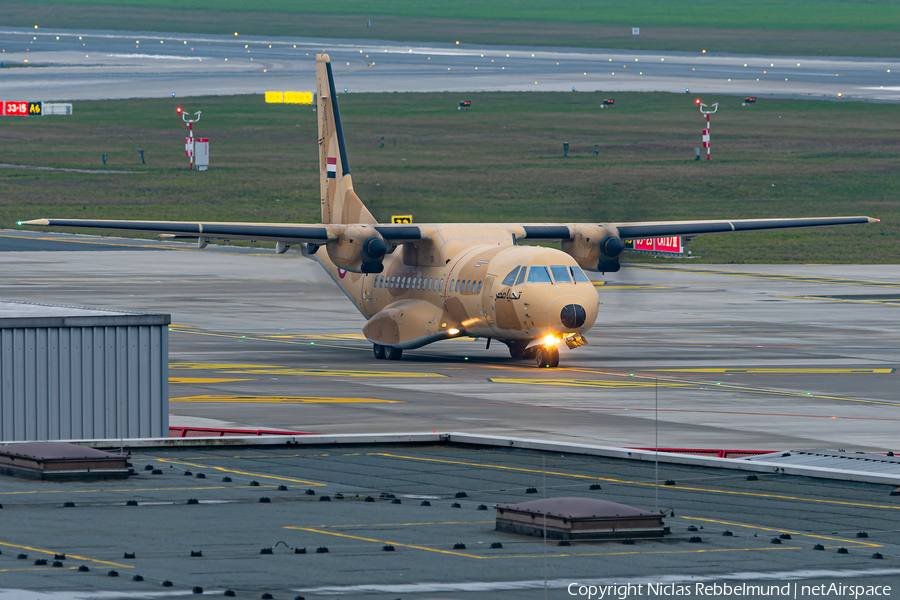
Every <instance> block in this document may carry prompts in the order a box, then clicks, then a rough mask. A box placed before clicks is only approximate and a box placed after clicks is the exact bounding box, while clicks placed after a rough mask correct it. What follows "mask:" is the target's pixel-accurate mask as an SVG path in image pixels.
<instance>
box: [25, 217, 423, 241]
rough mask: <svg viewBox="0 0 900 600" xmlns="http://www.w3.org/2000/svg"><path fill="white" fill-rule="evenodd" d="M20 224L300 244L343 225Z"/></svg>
mask: <svg viewBox="0 0 900 600" xmlns="http://www.w3.org/2000/svg"><path fill="white" fill-rule="evenodd" d="M19 225H42V226H46V227H90V228H96V229H120V230H128V231H144V232H148V233H162V234H172V235H177V236H179V237H187V236H190V237H198V238H207V239H221V240H260V241H262V240H265V241H272V242H288V243H292V244H297V243H300V242H306V243H308V244H326V243H328V242H329V241H331V240H335V239H337V237H338V236H339V234H340V231H341V228H342V227H343V226H342V225H321V224H292V223H222V222H200V221H111V220H92V219H34V220H33V221H20V222H19ZM375 229H377V230H378V232H379V233H381V235H382V236H383V237H384V239H385V240H386V241H388V242H391V243H395V244H397V243H403V242H415V241H419V240H421V239H422V231H421V229H419V227H418V226H416V225H376V226H375Z"/></svg>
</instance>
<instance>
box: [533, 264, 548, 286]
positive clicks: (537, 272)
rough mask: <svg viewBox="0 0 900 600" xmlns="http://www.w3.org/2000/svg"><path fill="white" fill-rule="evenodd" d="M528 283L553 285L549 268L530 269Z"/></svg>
mask: <svg viewBox="0 0 900 600" xmlns="http://www.w3.org/2000/svg"><path fill="white" fill-rule="evenodd" d="M528 283H552V282H551V281H550V272H549V271H547V267H531V268H530V269H528Z"/></svg>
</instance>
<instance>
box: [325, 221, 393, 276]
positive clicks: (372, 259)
mask: <svg viewBox="0 0 900 600" xmlns="http://www.w3.org/2000/svg"><path fill="white" fill-rule="evenodd" d="M325 248H326V249H327V250H328V258H330V259H331V262H333V263H334V264H335V265H337V266H338V267H340V268H342V269H344V270H345V271H350V272H351V273H381V272H382V271H384V265H383V264H382V262H381V261H382V260H384V255H385V253H386V252H387V243H386V242H385V241H384V238H383V237H381V234H380V233H378V231H376V230H375V228H374V227H372V226H371V225H353V226H351V227H347V228H346V229H344V231H343V232H341V235H339V236H338V238H337V239H336V240H333V241H331V242H328V244H326V245H325Z"/></svg>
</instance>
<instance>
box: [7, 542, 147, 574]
mask: <svg viewBox="0 0 900 600" xmlns="http://www.w3.org/2000/svg"><path fill="white" fill-rule="evenodd" d="M0 546H6V547H8V548H19V549H20V550H28V551H29V552H40V553H41V554H53V555H56V554H63V553H62V552H59V551H58V550H56V551H54V550H44V549H42V548H33V547H31V546H20V545H18V544H7V543H6V542H0ZM70 558H74V559H75V560H86V561H88V562H94V563H98V564H101V565H111V566H113V567H122V568H123V569H133V568H134V566H133V565H123V564H121V563H115V562H109V561H107V560H98V559H96V558H87V557H86V556H77V555H75V554H66V560H68V559H70Z"/></svg>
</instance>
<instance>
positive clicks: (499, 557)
mask: <svg viewBox="0 0 900 600" xmlns="http://www.w3.org/2000/svg"><path fill="white" fill-rule="evenodd" d="M285 529H296V530H299V531H309V532H311V533H320V534H322V535H332V536H335V537H342V538H348V539H351V540H360V541H363V542H372V543H375V544H389V545H391V546H399V547H401V548H413V549H415V550H424V551H426V552H437V553H439V554H452V555H454V556H462V557H465V558H475V559H478V560H502V559H510V558H544V557H546V558H571V557H579V556H632V555H636V554H702V553H707V552H765V551H769V550H803V547H801V546H795V547H792V546H787V547H784V546H782V547H780V548H771V547H766V548H709V549H705V548H704V549H699V550H631V551H624V552H565V553H559V554H557V553H553V554H501V555H497V556H478V555H477V554H469V553H467V552H454V551H452V550H439V549H438V548H429V547H427V546H418V545H415V544H402V543H400V542H392V541H390V540H378V539H375V538H368V537H362V536H359V535H349V534H346V533H338V532H336V531H322V530H321V529H314V528H312V527H299V526H287V527H285Z"/></svg>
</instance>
